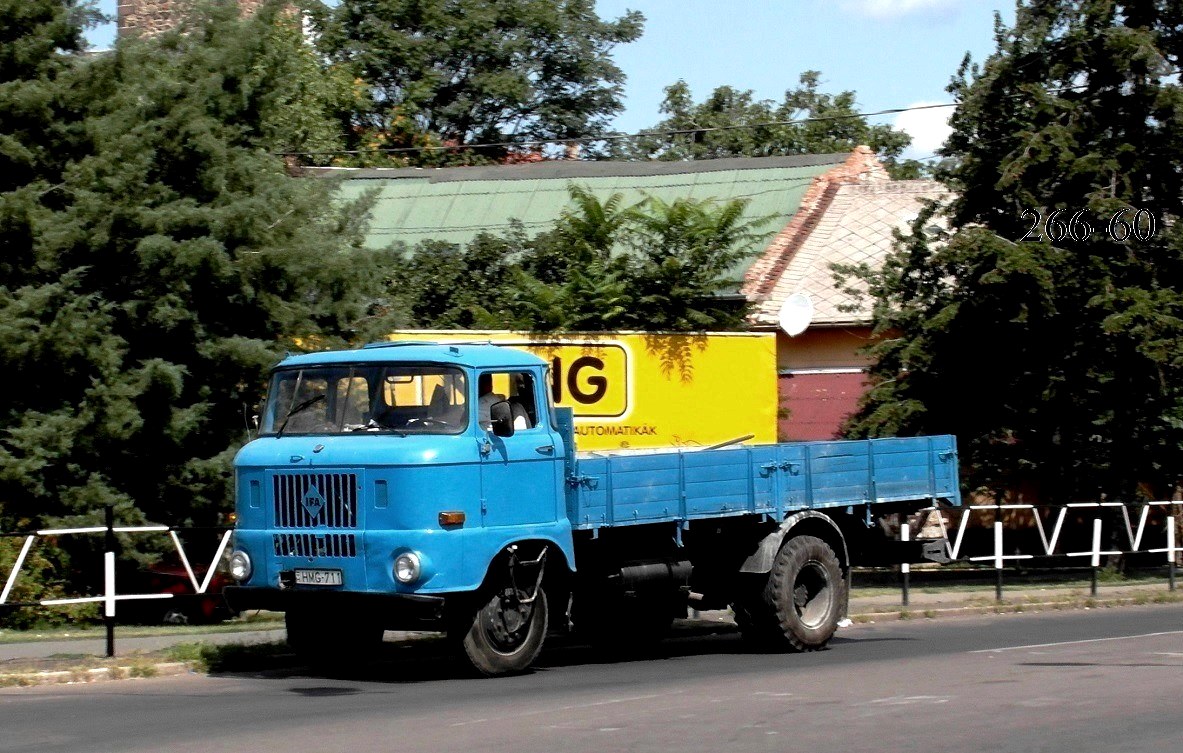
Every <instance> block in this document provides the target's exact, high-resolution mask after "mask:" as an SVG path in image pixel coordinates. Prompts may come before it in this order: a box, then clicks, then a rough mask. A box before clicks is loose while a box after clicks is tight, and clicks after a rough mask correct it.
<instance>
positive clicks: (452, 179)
mask: <svg viewBox="0 0 1183 753" xmlns="http://www.w3.org/2000/svg"><path fill="white" fill-rule="evenodd" d="M847 156H849V155H847V154H825V155H801V156H792V157H764V158H753V159H743V158H735V159H718V160H705V161H699V162H567V161H561V162H541V163H534V164H527V165H510V166H493V167H453V168H436V169H334V168H320V169H314V170H313V172H314V173H315V174H317V175H331V176H334V177H338V178H340V179H342V186H341V189H340V193H341V196H342V198H346V199H352V198H356V197H358V196H360V195H361V194H362V192H364V191H370V190H374V189H377V191H378V197H377V202H376V204H375V206H374V209H373V212H372V215H371V223H370V228H369V233H368V235H367V237H366V245H367V246H369V247H371V248H375V249H377V248H384V247H386V246H388V245H390V244H391V243H395V242H399V241H401V242H403V243H406V244H407V245H408V246H413V245H415V244H416V243H418V242H420V241H424V240H439V241H449V242H452V243H460V244H463V243H467V242H468V241H470V240H472V239H473V238H474V237H475V236H476V235H477V234H479V233H481V232H492V233H501V232H504V231H505V230H507V229H508V228H509V227H510V221H511V220H514V219H516V220H518V221H520V222H521V223H522V226H523V227H524V228H525V230H526V232H528V233H537V232H541V231H544V230H546V229H548V228H549V227H550V226H551V225H552V223H553V222H554V221H555V220H556V219H557V218H558V216H559V213H560V212H561V211H562V210H563V209H564V208H566V207H567V206H568V205H569V203H570V195H569V193H568V190H567V189H568V186H569V185H571V184H578V185H580V186H583V187H585V188H587V189H588V190H590V191H592V192H593V193H594V194H595V195H596V196H597V197H599V198H600V199H607V198H608V197H609V196H611V195H612V194H614V193H620V194H623V196H624V201H625V204H626V205H631V204H634V203H636V202H639V201H641V200H642V199H644V198H645V196H647V195H648V196H655V197H657V198H659V199H661V200H663V201H667V202H668V201H673V200H674V199H678V198H683V197H690V198H694V199H708V198H710V199H716V200H720V201H726V200H729V199H737V198H746V199H748V200H749V204H748V207H747V211H746V216H747V217H748V218H749V219H754V218H759V217H771V218H773V219H772V220H771V221H770V222H769V223H768V224H767V225H765V226H764V227H763V229H764V230H766V231H768V232H769V233H770V234H771V233H775V232H777V231H779V230H780V229H781V228H783V227H784V226H785V225H786V224H787V223H788V221H789V219H790V218H792V216H793V215H794V214H795V213H796V211H797V207H798V205H800V203H801V197H802V196H803V195H804V194H805V191H806V189H808V188H809V184H810V182H811V181H812V180H813V178H814V177H815V176H817V175H820V174H822V173H824V172H826V171H827V170H830V169H832V168H833V167H834V166H836V165H839V164H841V163H842V162H843V161H844V160H845V159H846V158H847ZM770 237H771V236H770ZM742 271H743V270H742V269H737V270H736V278H735V279H737V280H738V279H739V278H740V277H741V276H742Z"/></svg>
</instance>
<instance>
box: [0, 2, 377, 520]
mask: <svg viewBox="0 0 1183 753" xmlns="http://www.w3.org/2000/svg"><path fill="white" fill-rule="evenodd" d="M37 4H38V5H39V6H45V8H47V9H53V8H54V7H56V12H54V13H49V12H48V11H46V13H45V14H44V15H45V17H46V18H49V19H52V23H43V24H42V25H41V26H39V27H30V26H28V25H27V24H26V25H25V26H24V27H23V28H21V31H20V33H19V34H16V33H5V34H4V35H3V37H2V38H3V40H4V44H3V45H0V56H3V58H4V59H6V60H7V59H12V58H13V57H14V56H19V55H20V54H21V53H20V50H21V49H30V48H37V47H38V46H40V48H42V49H44V50H46V52H45V53H44V54H43V58H44V60H43V61H42V62H41V63H40V64H38V65H37V66H34V65H29V66H26V67H24V68H17V67H14V68H11V69H10V68H9V66H8V65H7V64H6V65H5V66H4V75H6V76H8V75H10V74H9V71H10V70H12V71H14V73H13V74H12V75H14V76H15V77H16V82H17V86H20V87H24V88H25V89H26V90H36V89H37V88H38V87H41V88H43V89H46V90H47V91H51V92H52V96H51V97H48V99H47V101H54V102H59V103H60V106H59V108H58V109H59V110H60V111H62V112H66V113H73V114H74V115H75V116H74V119H73V120H69V119H59V120H60V123H61V125H60V126H58V127H56V128H55V127H48V128H45V129H44V130H42V131H37V129H35V128H33V127H29V128H27V129H26V131H27V133H28V134H30V135H29V136H28V139H32V138H37V139H40V143H39V144H37V145H36V147H35V148H29V149H28V150H27V154H18V156H20V157H22V158H23V159H24V160H25V162H26V163H27V164H28V165H29V168H28V170H29V174H30V177H29V178H28V180H29V181H30V182H28V183H27V184H26V185H24V186H16V187H14V186H12V185H11V184H8V185H6V186H5V187H4V190H3V191H0V207H2V208H4V211H6V212H8V211H12V210H10V208H11V207H13V206H23V207H24V214H23V217H24V218H25V220H26V222H25V225H24V227H23V229H22V230H21V232H20V233H15V232H14V233H9V234H8V235H7V236H6V238H5V241H6V253H7V257H6V262H8V266H7V267H5V270H4V275H3V278H0V364H2V365H3V369H4V371H5V373H8V374H16V375H18V377H19V378H18V379H17V380H16V384H17V388H16V389H9V390H6V391H5V392H4V394H3V395H2V396H0V416H2V417H3V418H2V420H3V423H4V426H5V432H4V433H3V434H2V435H0V529H6V530H7V529H10V528H11V527H12V526H13V525H14V524H15V522H17V521H23V522H25V523H28V524H32V525H40V524H44V523H47V522H62V521H81V520H89V521H94V520H96V519H98V518H100V516H101V507H102V506H103V505H107V504H113V505H115V506H116V507H117V508H118V515H119V518H120V519H121V520H123V521H127V522H135V521H138V520H144V519H150V520H154V521H157V522H165V523H185V522H193V523H205V524H208V523H212V522H215V521H216V520H217V519H218V515H219V514H220V513H222V512H225V511H228V510H230V509H231V507H232V501H233V496H232V490H231V487H230V478H231V476H230V460H231V458H232V456H233V453H234V451H235V449H236V447H237V446H238V445H239V444H241V442H242V441H243V438H244V434H245V431H244V429H245V420H244V409H246V410H249V407H248V406H250V405H251V404H253V403H254V402H255V401H257V399H258V396H259V394H260V390H261V389H262V387H263V379H264V374H265V371H266V369H267V368H268V367H269V366H270V365H271V364H272V363H273V362H274V361H275V360H276V359H277V358H278V357H279V356H280V355H281V354H282V351H283V350H284V348H285V347H288V348H295V347H299V346H300V345H301V344H304V345H307V344H308V343H317V344H330V343H333V342H340V341H341V340H340V339H339V338H341V337H343V336H349V335H350V334H351V329H352V327H353V326H354V324H355V323H356V322H357V321H359V320H360V319H361V318H362V317H363V315H364V314H366V313H367V309H368V307H371V306H373V305H375V304H378V303H381V301H380V300H379V298H378V297H377V295H376V294H372V293H371V290H372V287H373V286H372V285H371V281H373V282H377V281H379V280H380V279H381V278H380V275H379V273H378V270H379V269H380V265H379V263H378V261H379V260H378V258H377V257H376V256H375V255H374V254H372V253H359V249H360V233H359V232H358V231H359V230H360V225H359V224H358V222H359V220H358V219H357V218H358V216H359V215H360V214H361V209H362V207H344V208H341V207H338V206H336V205H335V204H334V202H333V201H332V200H331V197H332V191H333V186H332V184H331V183H329V182H323V181H316V180H307V179H299V178H295V177H292V176H290V175H288V173H287V172H286V170H285V165H284V162H283V160H282V159H281V158H279V157H278V156H275V155H274V154H273V153H272V151H271V150H272V149H273V148H275V147H277V146H282V145H284V144H290V143H295V142H298V141H299V140H300V139H301V138H304V137H306V135H307V134H310V133H316V132H320V133H323V130H321V131H317V129H316V128H311V129H308V128H307V124H308V121H307V119H306V117H307V113H304V114H301V115H300V116H298V117H297V116H291V117H288V113H287V111H288V109H289V108H290V107H296V106H298V104H297V101H298V98H297V99H293V98H292V96H291V94H292V90H291V86H290V83H291V82H290V80H289V77H288V74H289V73H290V72H291V71H292V70H293V69H295V68H298V67H299V66H300V65H301V63H300V62H299V60H290V59H289V60H288V61H287V62H283V61H281V60H280V57H281V56H282V54H283V53H282V52H281V47H282V45H281V44H280V43H287V42H290V36H287V37H285V36H284V34H282V33H278V32H277V31H276V27H275V24H277V23H282V22H283V20H282V19H283V16H282V13H280V11H279V10H278V6H277V5H273V6H272V7H271V8H270V9H269V10H267V11H265V12H263V13H261V14H260V15H258V16H256V17H254V18H252V19H249V20H240V19H239V17H238V13H237V8H236V6H235V5H234V4H233V3H217V4H214V5H213V6H211V7H210V9H209V10H208V13H207V14H206V15H203V16H201V17H199V18H197V19H196V20H194V21H193V22H192V23H191V24H190V25H189V26H187V27H186V28H185V29H183V30H182V31H178V32H175V33H171V34H166V35H163V36H162V37H160V38H158V39H153V40H142V41H131V42H121V43H120V44H119V45H118V47H117V48H116V50H115V51H114V52H113V53H110V54H106V55H102V56H96V57H93V58H86V59H82V58H79V57H77V56H75V55H72V54H71V52H70V51H71V47H70V40H75V39H77V34H78V33H79V32H80V30H81V29H80V27H79V26H78V25H77V22H76V21H71V20H70V18H71V15H70V14H71V12H72V4H71V3H69V2H67V1H66V0H59V1H58V2H56V3H54V2H51V1H50V0H39V2H38V3H37ZM26 5H27V4H26V3H15V2H11V3H7V4H6V5H5V6H0V29H9V28H17V27H19V25H20V23H21V22H22V20H23V19H26V18H27V17H28V16H27V13H26V11H25V10H24V6H26ZM62 23H65V24H67V25H69V24H73V25H69V28H70V29H72V30H73V31H72V32H71V33H64V32H61V31H59V25H60V24H62ZM33 37H36V38H37V40H39V41H35V40H34V39H33ZM285 40H287V42H285ZM277 45H280V46H278V47H277ZM288 49H289V50H290V49H291V47H290V44H289V46H288ZM46 71H51V72H52V75H50V74H48V73H46ZM6 86H8V84H6ZM8 91H10V90H8ZM57 111H58V110H54V111H53V112H54V113H56V112H57ZM325 111H326V109H325V108H322V112H325ZM0 117H9V116H8V115H0ZM55 117H56V116H55ZM302 134H303V135H302ZM7 153H8V154H10V155H11V154H14V153H16V152H14V151H12V150H9V151H8V152H7ZM41 176H45V177H41ZM6 177H7V176H6ZM22 202H23V204H22ZM4 227H5V228H6V230H9V229H11V228H13V227H19V226H18V225H16V223H9V222H7V221H6V222H5V223H4Z"/></svg>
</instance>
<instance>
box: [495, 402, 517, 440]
mask: <svg viewBox="0 0 1183 753" xmlns="http://www.w3.org/2000/svg"><path fill="white" fill-rule="evenodd" d="M489 421H490V423H492V424H493V434H494V435H496V436H498V437H512V436H513V409H512V408H510V407H509V401H508V400H498V401H497V402H495V403H493V404H492V405H490V406H489Z"/></svg>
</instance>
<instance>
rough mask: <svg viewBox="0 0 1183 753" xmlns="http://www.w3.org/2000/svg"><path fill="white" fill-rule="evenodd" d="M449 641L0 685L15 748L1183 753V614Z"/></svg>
mask: <svg viewBox="0 0 1183 753" xmlns="http://www.w3.org/2000/svg"><path fill="white" fill-rule="evenodd" d="M439 651H440V646H439V644H434V643H429V644H419V645H409V646H405V647H395V646H393V645H391V646H389V651H388V654H389V655H386V656H383V657H380V658H379V659H377V660H375V661H374V662H373V663H372V664H371V665H369V666H366V667H359V668H355V669H352V670H350V671H347V672H343V673H340V674H337V675H334V676H325V675H323V674H322V675H317V674H313V673H310V672H309V671H308V670H306V669H303V668H298V669H291V668H289V669H284V670H271V671H267V672H260V673H256V674H244V673H237V674H231V675H222V676H215V677H204V676H197V675H192V676H183V677H179V678H160V679H148V680H135V681H123V682H108V683H99V684H94V685H87V686H68V687H63V686H44V687H35V688H11V689H6V690H0V750H3V751H70V752H71V753H78V752H79V751H127V752H128V753H135V752H137V751H160V750H165V749H167V750H169V751H175V752H176V753H187V752H188V751H215V750H216V751H239V750H241V751H251V753H270V752H272V751H277V752H282V753H296V752H298V751H318V752H323V753H330V752H332V751H351V752H354V751H357V752H360V751H384V752H385V751H396V752H398V753H410V752H412V751H430V752H432V753H445V752H446V751H463V752H464V753H478V752H483V751H508V752H512V753H519V752H521V753H532V752H535V751H537V752H538V753H558V752H563V753H566V752H568V751H589V752H590V751H595V752H596V753H603V752H607V751H669V750H674V751H711V752H712V753H714V752H715V751H720V752H721V751H728V752H730V751H777V752H780V751H798V750H800V751H818V752H819V753H828V752H831V751H832V752H834V753H847V752H848V751H876V753H882V752H883V751H903V750H907V751H913V750H921V751H923V750H933V751H942V752H944V751H1012V750H1013V751H1024V752H1027V751H1036V750H1039V751H1071V753H1086V752H1088V751H1107V752H1108V751H1115V750H1120V751H1123V753H1124V752H1128V751H1168V750H1179V749H1180V748H1181V747H1183V606H1179V605H1171V606H1160V607H1131V608H1123V609H1107V610H1093V611H1084V612H1065V613H1044V614H1034V615H997V616H990V617H985V618H966V619H949V620H936V621H927V620H917V621H905V622H892V623H884V624H873V625H856V626H853V627H851V628H848V629H845V630H843V631H842V632H840V633H839V637H838V638H836V639H835V640H834V641H833V643H832V644H831V648H830V649H829V650H827V651H823V652H819V653H816V654H803V655H800V654H799V655H791V654H790V655H780V654H758V653H749V652H747V650H746V649H745V647H744V645H743V644H742V643H741V642H740V641H739V639H738V636H736V635H735V634H734V633H733V632H723V633H720V634H714V635H694V636H683V637H680V638H678V639H676V640H673V641H670V642H667V643H665V644H663V646H662V647H661V648H660V649H659V650H658V651H656V652H654V653H652V654H651V655H649V656H645V657H641V658H633V659H611V658H605V657H602V656H597V655H596V654H594V653H592V652H591V650H590V649H586V648H582V647H578V646H574V645H571V646H566V647H563V646H559V647H557V648H554V649H551V650H548V651H547V652H545V653H544V655H543V661H542V662H541V664H540V666H539V668H538V669H537V670H536V671H535V672H533V673H532V674H529V675H526V676H521V677H512V678H502V679H497V680H476V679H467V678H464V677H463V676H462V668H461V667H460V666H459V665H458V664H456V663H454V662H452V661H449V660H448V659H447V658H446V657H445V656H444V655H442V654H441V653H439Z"/></svg>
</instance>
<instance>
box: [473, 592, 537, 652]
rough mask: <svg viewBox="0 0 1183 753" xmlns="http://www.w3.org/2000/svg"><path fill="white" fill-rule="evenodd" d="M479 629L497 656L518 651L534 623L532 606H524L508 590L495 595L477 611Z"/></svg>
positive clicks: (515, 595)
mask: <svg viewBox="0 0 1183 753" xmlns="http://www.w3.org/2000/svg"><path fill="white" fill-rule="evenodd" d="M479 621H480V629H481V632H482V633H484V634H485V638H486V639H487V640H488V642H489V645H490V646H491V647H492V648H493V650H494V651H497V652H498V653H500V654H512V653H514V652H515V651H518V650H519V649H521V647H522V645H523V644H525V642H526V639H527V638H528V637H529V636H530V629H531V628H532V626H533V623H534V609H533V604H523V603H521V599H520V598H519V597H518V595H517V594H515V593H514V590H513V589H511V588H507V589H505V590H504V591H502V592H501V593H499V594H497V595H496V596H494V597H493V598H492V599H490V600H489V603H488V604H486V605H485V608H484V609H482V610H481V612H480V617H479Z"/></svg>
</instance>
